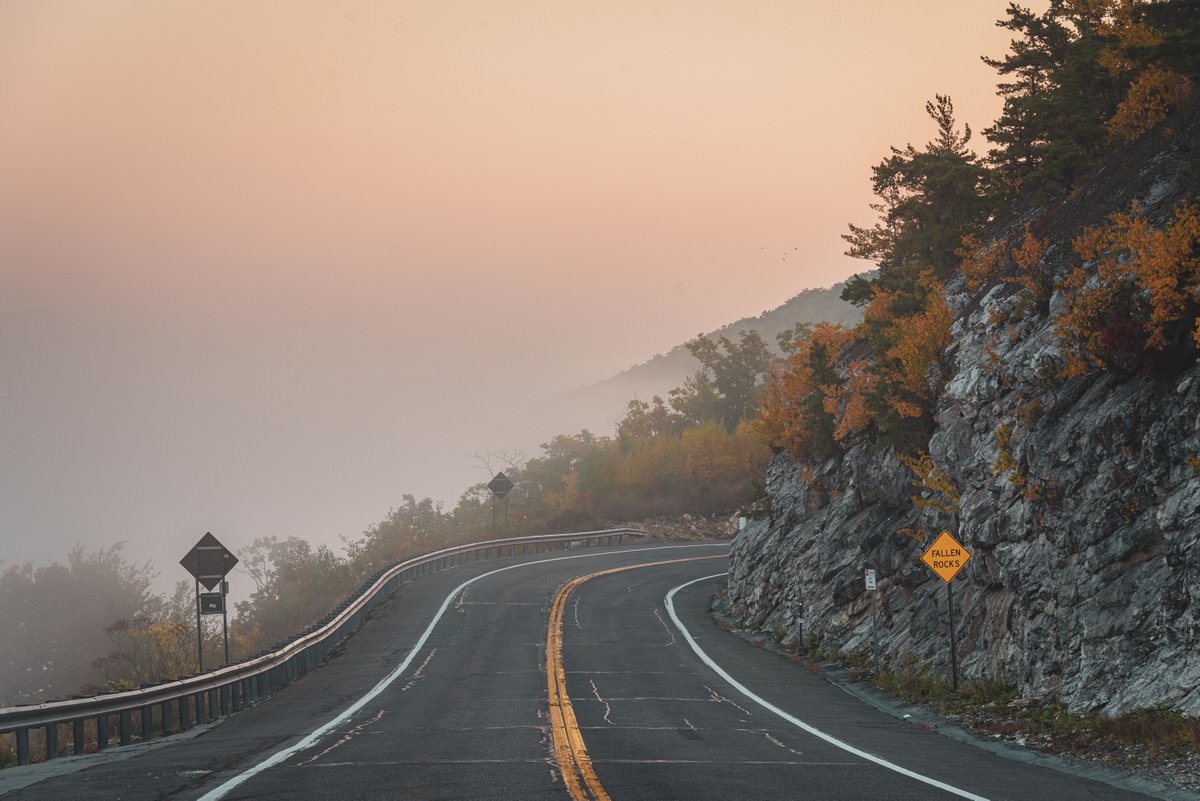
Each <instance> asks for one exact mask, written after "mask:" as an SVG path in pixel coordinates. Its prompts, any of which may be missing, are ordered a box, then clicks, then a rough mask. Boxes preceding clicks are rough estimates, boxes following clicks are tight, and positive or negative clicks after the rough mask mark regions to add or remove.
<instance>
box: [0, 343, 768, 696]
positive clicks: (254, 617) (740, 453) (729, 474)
mask: <svg viewBox="0 0 1200 801" xmlns="http://www.w3.org/2000/svg"><path fill="white" fill-rule="evenodd" d="M688 348H689V349H690V350H691V351H692V353H693V355H695V356H696V358H697V359H699V360H700V362H701V364H702V365H703V368H702V369H701V370H700V371H698V372H697V373H696V374H695V375H694V376H692V377H691V378H689V379H688V380H687V381H686V382H685V384H684V386H682V387H679V388H677V389H675V390H673V391H672V392H671V393H670V394H669V398H668V400H667V401H664V400H663V399H662V398H659V397H654V398H653V399H652V400H651V401H650V402H649V403H646V402H642V401H637V400H634V401H630V402H629V404H628V407H627V408H626V410H625V414H624V417H623V418H622V420H621V421H620V424H619V425H618V427H617V430H616V432H615V434H614V435H613V436H597V435H595V434H592V433H590V432H588V431H581V432H579V433H578V434H573V435H560V436H557V437H555V438H554V439H552V440H551V441H550V442H548V443H546V444H544V445H542V454H541V455H540V456H539V457H537V458H532V459H527V460H526V459H521V458H514V457H504V456H495V457H491V458H490V459H487V461H492V462H497V463H501V462H502V464H498V466H500V467H502V468H503V469H504V470H505V473H506V475H508V476H509V478H511V479H512V480H513V481H514V483H515V485H516V486H515V488H514V490H513V491H512V492H511V493H510V495H509V496H508V498H507V505H508V508H507V510H506V511H507V514H505V515H502V516H501V518H500V530H497V529H495V528H493V525H492V496H491V493H490V492H489V491H488V489H487V487H486V485H485V484H482V483H481V484H477V485H475V486H473V487H470V488H469V489H468V490H467V491H466V492H464V493H463V495H462V496H461V497H460V499H459V501H458V503H457V504H456V505H455V506H454V508H452V509H445V508H444V507H443V505H442V504H439V503H435V502H434V501H432V500H430V499H429V498H424V499H420V500H418V499H417V498H415V497H413V496H411V495H404V496H403V502H402V504H401V505H400V506H399V507H397V508H394V509H392V510H391V512H389V514H388V515H387V517H386V518H385V519H383V520H382V521H380V522H379V523H376V524H375V525H373V526H371V527H370V528H368V529H367V530H366V531H364V532H363V533H362V535H361V536H359V537H356V538H343V544H344V547H343V548H342V549H340V552H339V551H338V550H334V549H332V548H330V547H328V546H324V545H321V546H316V547H314V546H313V545H312V544H310V543H309V542H307V541H305V540H303V539H300V538H298V537H288V538H283V539H281V538H279V537H273V536H272V537H262V538H259V539H257V540H255V541H254V543H253V544H252V545H251V546H250V547H249V548H246V549H243V550H242V551H240V552H239V553H238V557H239V559H240V564H239V566H238V567H237V568H236V571H237V572H242V573H245V574H246V575H248V576H249V577H250V578H251V580H252V581H253V583H254V587H255V590H254V592H253V593H252V594H251V595H250V597H249V598H248V599H247V600H245V601H243V602H241V603H239V604H237V608H236V615H235V616H234V619H233V620H232V621H231V624H230V638H231V651H232V654H233V657H234V658H235V659H237V658H241V657H244V656H247V655H250V654H253V653H256V652H258V651H261V650H264V649H266V648H269V647H270V646H271V645H272V644H274V643H276V642H279V641H281V640H283V639H286V638H287V637H288V636H290V635H292V634H294V633H295V632H297V631H299V630H301V629H303V628H304V627H306V626H308V625H309V624H311V623H313V622H315V621H317V620H319V619H320V618H322V617H323V616H324V615H325V614H326V613H328V611H329V610H330V609H331V608H333V607H334V606H335V605H336V604H337V603H338V602H339V601H341V600H342V599H343V598H345V597H346V596H347V594H349V593H350V592H352V591H353V590H354V589H355V588H356V587H357V586H359V585H360V584H361V583H362V581H363V580H364V579H365V578H366V577H367V576H369V575H371V574H373V573H375V572H376V571H377V570H379V569H380V568H383V567H386V566H388V565H390V564H393V563H394V562H396V561H398V560H400V559H402V558H404V557H406V556H410V555H413V554H417V553H421V552H425V551H430V550H434V549H436V548H441V547H445V546H447V545H453V544H458V543H462V542H471V541H478V540H483V539H488V538H490V537H496V536H503V535H504V534H511V533H521V534H536V533H542V532H550V531H563V530H580V529H585V528H591V527H596V526H601V525H603V524H604V523H605V522H606V521H613V520H639V519H646V518H650V517H656V516H661V515H678V514H682V513H685V512H686V513H691V514H731V513H733V512H735V511H736V510H737V509H739V507H741V506H743V505H745V504H746V503H748V502H749V501H750V499H751V498H752V496H753V495H754V493H755V488H754V480H755V479H756V478H757V477H760V476H762V475H763V472H764V470H765V466H766V462H767V459H768V457H769V454H770V452H769V449H768V448H767V446H766V445H765V444H764V443H763V441H762V439H761V437H759V436H758V435H757V434H756V433H754V432H753V430H752V428H751V420H752V418H753V417H754V416H755V415H756V414H757V410H758V404H759V399H760V395H761V392H762V388H763V386H764V383H765V378H766V375H767V373H768V371H769V369H770V364H771V362H772V357H771V354H770V349H769V348H768V347H767V346H766V343H764V342H763V340H762V338H761V337H760V336H759V335H758V334H757V333H755V332H743V333H742V334H740V336H739V337H738V338H737V339H736V341H734V340H730V339H728V338H726V337H717V338H716V339H708V338H704V337H698V338H697V339H695V340H693V341H692V342H690V343H688ZM154 576H155V572H154V571H153V570H152V568H151V567H150V566H149V565H137V564H134V563H131V562H129V561H128V560H127V559H126V557H125V555H124V554H123V552H122V551H121V549H120V548H119V547H113V548H107V549H101V550H98V551H93V552H85V551H84V550H83V548H82V547H78V548H76V549H75V550H73V551H72V552H71V553H70V554H69V555H68V559H67V564H66V566H63V565H58V564H54V565H50V566H48V567H41V568H34V567H33V566H32V565H29V564H25V565H11V566H8V567H7V568H5V569H4V570H3V571H0V608H2V609H4V612H5V617H6V623H7V626H8V630H7V634H6V637H5V647H4V649H3V657H0V703H17V702H29V701H35V700H44V699H51V698H57V697H63V696H64V695H66V694H69V693H73V692H76V691H79V692H93V691H95V690H97V689H112V688H121V687H130V686H137V685H139V684H142V683H148V682H153V681H157V680H159V679H161V678H170V677H175V676H178V675H183V674H186V673H191V672H194V671H195V670H196V669H197V663H196V623H195V609H194V606H193V604H194V595H193V588H192V586H191V585H190V584H189V583H188V582H180V583H179V584H178V585H177V586H176V590H175V592H174V593H173V594H172V595H171V596H169V597H168V596H166V595H161V594H156V593H154V592H153V591H152V590H151V584H152V581H153V578H154ZM205 622H206V624H207V628H206V631H205V637H204V638H205V653H206V656H205V665H206V666H208V667H212V666H214V665H218V664H220V663H221V659H222V658H223V645H222V643H221V638H220V632H219V629H218V628H217V627H216V618H206V621H205Z"/></svg>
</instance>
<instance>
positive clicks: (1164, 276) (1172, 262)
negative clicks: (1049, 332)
mask: <svg viewBox="0 0 1200 801" xmlns="http://www.w3.org/2000/svg"><path fill="white" fill-rule="evenodd" d="M1074 245H1075V251H1076V252H1077V253H1078V254H1079V256H1080V258H1082V259H1084V260H1085V261H1096V271H1097V277H1098V279H1099V280H1098V282H1097V283H1095V284H1091V285H1089V283H1088V281H1089V276H1088V273H1087V272H1086V271H1085V270H1084V269H1083V268H1082V267H1077V268H1076V269H1074V270H1073V271H1072V272H1071V273H1070V274H1069V275H1068V276H1067V278H1066V279H1065V280H1064V282H1063V288H1064V289H1066V290H1068V292H1069V297H1070V305H1069V308H1068V310H1067V311H1066V312H1065V313H1064V314H1063V315H1061V316H1060V318H1059V321H1058V334H1059V337H1060V339H1061V340H1062V341H1063V342H1064V344H1065V345H1067V346H1068V347H1067V350H1068V352H1069V354H1070V356H1069V360H1068V365H1067V371H1068V374H1072V375H1075V374H1080V373H1082V372H1086V370H1087V369H1088V367H1089V366H1094V367H1099V368H1103V367H1104V362H1103V360H1102V358H1101V356H1102V354H1103V351H1104V348H1103V343H1102V333H1103V332H1102V329H1101V323H1102V322H1103V321H1104V320H1105V318H1106V316H1108V315H1109V314H1111V313H1112V312H1113V311H1114V309H1115V308H1116V304H1117V302H1118V299H1119V298H1120V297H1121V296H1122V295H1123V294H1125V295H1128V294H1130V293H1133V302H1134V304H1135V310H1140V313H1138V314H1137V315H1136V316H1135V318H1134V319H1133V320H1132V322H1136V323H1140V324H1141V325H1142V326H1143V327H1144V329H1145V335H1146V347H1147V348H1149V349H1153V350H1159V351H1161V350H1163V349H1165V348H1166V347H1167V345H1168V338H1167V329H1168V327H1169V326H1171V325H1173V324H1175V323H1179V322H1181V321H1185V322H1187V324H1188V326H1187V327H1188V328H1190V329H1192V328H1194V327H1195V325H1196V322H1195V319H1194V318H1195V315H1196V302H1197V290H1200V207H1198V206H1196V205H1195V204H1194V203H1190V202H1184V203H1181V204H1180V205H1179V206H1178V207H1177V208H1176V209H1175V214H1174V216H1173V217H1172V219H1171V220H1170V221H1169V222H1168V223H1167V225H1166V227H1165V228H1163V229H1156V228H1154V227H1153V226H1151V225H1150V223H1149V222H1148V221H1147V220H1146V218H1145V216H1144V215H1143V214H1142V211H1141V209H1140V208H1139V207H1138V206H1137V205H1136V204H1135V205H1134V207H1133V209H1132V210H1131V211H1129V212H1122V213H1118V214H1114V215H1113V216H1112V217H1111V218H1110V221H1109V224H1108V225H1106V226H1104V227H1102V228H1088V229H1085V231H1084V233H1083V234H1081V235H1080V236H1079V237H1077V238H1076V239H1075V242H1074ZM1188 317H1192V318H1193V319H1191V320H1188V319H1187V318H1188ZM1194 336H1195V337H1196V339H1195V342H1196V343H1197V344H1198V345H1200V329H1197V330H1195V332H1194Z"/></svg>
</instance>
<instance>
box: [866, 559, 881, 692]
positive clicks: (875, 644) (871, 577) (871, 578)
mask: <svg viewBox="0 0 1200 801" xmlns="http://www.w3.org/2000/svg"><path fill="white" fill-rule="evenodd" d="M863 583H864V584H866V586H867V592H869V593H871V656H872V658H873V659H874V662H875V675H876V676H878V675H879V628H878V625H877V623H876V615H875V568H873V567H868V568H867V569H865V570H864V571H863Z"/></svg>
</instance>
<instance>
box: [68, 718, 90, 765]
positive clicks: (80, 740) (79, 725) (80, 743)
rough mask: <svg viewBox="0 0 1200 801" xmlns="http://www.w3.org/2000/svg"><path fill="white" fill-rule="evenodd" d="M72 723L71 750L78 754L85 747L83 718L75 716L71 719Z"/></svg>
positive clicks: (85, 736) (85, 738) (85, 737)
mask: <svg viewBox="0 0 1200 801" xmlns="http://www.w3.org/2000/svg"><path fill="white" fill-rule="evenodd" d="M72 723H73V724H74V725H73V726H71V728H72V729H73V730H74V731H72V735H73V739H72V740H71V750H72V751H73V752H75V755H76V756H79V755H80V754H82V753H83V752H84V751H85V750H86V749H87V735H86V734H85V733H84V731H83V718H76V719H75V720H74V721H72Z"/></svg>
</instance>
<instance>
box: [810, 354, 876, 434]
mask: <svg viewBox="0 0 1200 801" xmlns="http://www.w3.org/2000/svg"><path fill="white" fill-rule="evenodd" d="M869 366H870V362H866V361H856V362H854V363H852V364H851V365H850V367H849V368H848V370H847V372H846V382H845V383H844V384H825V385H823V386H822V387H821V393H822V394H823V395H824V396H825V400H824V407H825V411H826V412H828V413H829V414H832V415H833V418H834V420H835V421H836V423H837V428H836V429H835V430H834V432H833V438H834V439H836V440H842V439H845V438H846V437H848V436H849V435H851V434H853V433H854V432H856V431H862V430H863V429H864V428H866V427H867V424H868V423H870V422H871V415H870V412H869V411H868V410H867V400H866V398H867V392H869V391H870V390H871V389H872V388H873V387H874V386H875V383H876V382H877V381H878V378H877V377H876V376H875V375H873V374H872V373H871V372H869V371H868V369H867V368H868V367H869Z"/></svg>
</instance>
